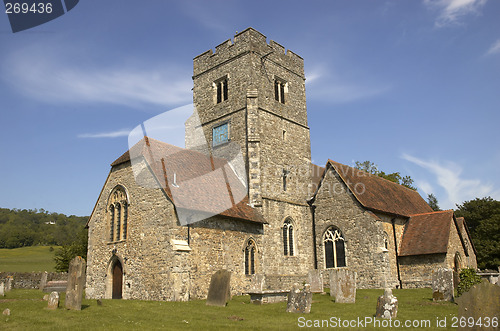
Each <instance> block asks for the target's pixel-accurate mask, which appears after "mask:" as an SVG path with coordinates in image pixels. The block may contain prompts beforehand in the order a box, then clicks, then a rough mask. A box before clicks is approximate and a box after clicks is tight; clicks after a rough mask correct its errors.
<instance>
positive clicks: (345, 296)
mask: <svg viewBox="0 0 500 331" xmlns="http://www.w3.org/2000/svg"><path fill="white" fill-rule="evenodd" d="M330 296H332V297H335V302H338V303H355V302H356V272H354V271H351V270H349V269H332V270H330Z"/></svg>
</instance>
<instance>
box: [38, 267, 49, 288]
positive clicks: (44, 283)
mask: <svg viewBox="0 0 500 331" xmlns="http://www.w3.org/2000/svg"><path fill="white" fill-rule="evenodd" d="M47 275H48V274H47V271H45V272H44V273H43V274H42V278H41V279H40V286H39V287H38V288H39V289H40V291H43V289H44V288H45V286H47Z"/></svg>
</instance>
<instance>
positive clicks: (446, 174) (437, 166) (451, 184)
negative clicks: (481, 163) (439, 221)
mask: <svg viewBox="0 0 500 331" xmlns="http://www.w3.org/2000/svg"><path fill="white" fill-rule="evenodd" d="M401 157H402V158H403V159H405V160H407V161H409V162H411V163H413V164H416V165H418V166H420V167H422V168H424V169H425V170H427V171H429V172H430V173H431V174H432V175H434V176H435V180H436V181H437V184H438V185H439V186H441V187H442V188H443V190H444V191H445V192H446V198H445V200H444V201H442V202H441V201H440V205H441V206H442V207H444V208H455V205H456V204H460V203H462V202H464V201H466V200H471V199H475V198H478V197H479V198H482V197H485V196H492V197H497V198H498V197H499V196H500V191H495V190H494V188H493V186H492V185H489V184H485V183H483V182H481V180H479V179H465V178H463V176H462V172H463V169H462V167H460V166H459V165H458V164H456V163H454V162H446V163H444V164H443V163H441V162H439V161H435V160H423V159H420V158H417V157H414V156H412V155H408V154H403V155H402V156H401ZM416 184H417V186H418V187H419V188H420V189H422V190H423V191H424V192H425V193H427V194H429V193H432V192H428V191H427V190H430V189H432V186H431V185H430V184H429V183H428V182H427V181H426V180H420V181H419V180H418V179H416Z"/></svg>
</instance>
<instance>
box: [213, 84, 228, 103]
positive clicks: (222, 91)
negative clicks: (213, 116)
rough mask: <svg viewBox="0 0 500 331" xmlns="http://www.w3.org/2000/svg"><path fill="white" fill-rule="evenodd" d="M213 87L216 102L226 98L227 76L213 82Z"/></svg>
mask: <svg viewBox="0 0 500 331" xmlns="http://www.w3.org/2000/svg"><path fill="white" fill-rule="evenodd" d="M215 87H216V89H217V103H221V102H222V101H225V100H227V96H228V91H227V78H223V79H220V80H218V81H216V82H215Z"/></svg>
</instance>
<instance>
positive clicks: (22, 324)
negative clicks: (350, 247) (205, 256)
mask: <svg viewBox="0 0 500 331" xmlns="http://www.w3.org/2000/svg"><path fill="white" fill-rule="evenodd" d="M382 293H383V291H382V290H358V291H357V296H356V303H355V304H338V303H334V302H333V301H332V299H331V298H330V296H329V295H321V294H315V295H314V297H313V305H312V309H311V313H310V314H293V313H286V312H285V309H286V303H285V302H282V303H275V304H266V305H261V306H258V305H253V304H251V303H250V297H249V296H237V297H236V296H235V297H233V299H232V300H231V301H230V302H229V303H228V305H227V307H210V306H206V305H205V300H194V301H189V302H158V301H139V300H102V306H98V305H97V301H96V300H83V303H82V307H83V309H82V310H81V311H69V310H66V309H64V308H59V309H57V310H47V309H46V308H45V307H47V302H45V301H42V297H43V295H44V293H42V292H40V291H37V290H18V289H16V290H12V291H11V292H8V293H7V295H6V297H5V298H0V311H3V310H4V309H5V308H9V309H10V310H11V316H4V315H0V316H1V317H0V318H1V319H0V329H5V330H49V329H50V330H60V329H62V330H225V329H238V330H239V329H244V330H291V329H304V328H299V318H301V317H304V318H305V319H304V320H303V323H305V320H306V319H307V320H312V321H314V320H320V323H321V320H330V318H332V317H334V318H340V319H342V320H351V319H357V318H358V317H359V318H360V319H362V320H364V319H365V318H366V317H369V318H370V317H373V316H374V314H375V308H376V302H377V297H378V296H379V295H382ZM394 295H396V296H397V297H398V299H399V312H398V320H400V321H401V322H402V323H404V321H405V320H412V321H413V320H419V321H420V320H429V321H430V325H431V327H425V328H424V327H418V328H414V329H415V330H424V329H425V330H443V329H446V328H437V327H436V318H439V319H440V320H442V319H444V318H445V317H446V319H447V328H448V329H451V318H452V317H453V316H456V315H457V312H458V308H457V307H458V306H457V305H455V304H453V303H449V302H442V303H434V302H432V299H431V298H432V291H431V289H415V290H395V291H394ZM62 297H63V298H62V300H61V304H60V307H64V294H62ZM393 322H394V321H393ZM311 323H314V322H311ZM324 327H326V328H329V329H337V328H338V327H332V326H331V325H330V327H327V326H326V325H324ZM341 329H345V330H347V329H348V328H341ZM352 329H355V330H358V329H363V330H377V329H380V330H385V329H386V328H375V327H374V326H373V324H368V325H364V326H363V327H358V326H357V325H356V326H355V327H354V328H352ZM401 329H406V330H411V329H412V328H401Z"/></svg>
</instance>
